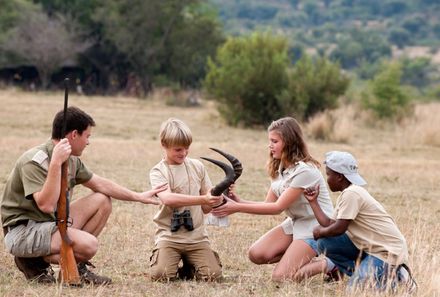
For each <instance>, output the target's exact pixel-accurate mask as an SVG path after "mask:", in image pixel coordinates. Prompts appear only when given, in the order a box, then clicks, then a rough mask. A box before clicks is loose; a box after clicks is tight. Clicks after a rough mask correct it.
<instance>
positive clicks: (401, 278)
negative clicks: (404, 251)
mask: <svg viewBox="0 0 440 297" xmlns="http://www.w3.org/2000/svg"><path fill="white" fill-rule="evenodd" d="M397 280H398V282H399V284H400V285H403V286H405V290H406V292H407V293H409V294H413V293H415V292H416V291H417V288H418V286H417V283H416V281H415V280H414V278H413V276H412V274H411V270H410V269H409V268H408V266H406V264H401V265H400V266H399V267H398V268H397Z"/></svg>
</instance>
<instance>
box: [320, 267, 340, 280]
mask: <svg viewBox="0 0 440 297" xmlns="http://www.w3.org/2000/svg"><path fill="white" fill-rule="evenodd" d="M343 278H344V275H343V274H342V273H341V272H340V271H339V269H338V267H337V266H335V267H333V269H332V270H331V271H329V272H327V273H326V274H325V277H324V282H326V283H332V282H338V281H340V280H342V279H343Z"/></svg>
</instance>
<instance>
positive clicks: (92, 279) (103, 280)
mask: <svg viewBox="0 0 440 297" xmlns="http://www.w3.org/2000/svg"><path fill="white" fill-rule="evenodd" d="M87 266H91V267H93V268H95V266H94V265H93V264H92V263H90V262H85V263H84V262H82V263H79V264H78V273H79V276H80V278H81V282H83V283H85V284H92V285H97V286H100V285H109V284H111V283H112V279H111V278H109V277H106V276H101V275H97V274H95V273H93V272H92V271H90V270H89V269H88V268H87Z"/></svg>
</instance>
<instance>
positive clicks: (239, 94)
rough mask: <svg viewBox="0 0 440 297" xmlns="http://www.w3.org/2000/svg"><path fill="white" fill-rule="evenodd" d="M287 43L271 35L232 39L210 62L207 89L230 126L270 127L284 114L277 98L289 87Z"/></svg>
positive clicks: (206, 82)
mask: <svg viewBox="0 0 440 297" xmlns="http://www.w3.org/2000/svg"><path fill="white" fill-rule="evenodd" d="M288 63H289V60H288V55H287V41H286V39H285V38H282V37H274V36H271V35H269V34H268V33H254V34H252V35H251V36H247V37H237V38H230V39H229V40H228V41H226V43H225V44H224V45H223V46H222V47H221V48H219V49H218V51H217V55H216V58H215V60H211V59H209V60H208V69H209V70H208V74H207V76H206V80H205V87H206V88H207V90H208V92H209V93H210V94H212V95H214V96H215V97H216V99H217V100H218V101H219V102H220V113H221V114H222V116H223V117H224V118H225V119H226V121H227V122H228V123H229V124H231V125H237V124H238V123H242V124H244V125H245V126H252V125H261V124H264V125H265V124H268V123H270V122H271V121H272V120H273V119H274V118H276V117H279V116H280V115H281V108H280V106H279V103H278V100H277V97H278V96H279V95H280V93H281V92H282V91H283V90H284V89H286V86H287V72H286V70H287V66H288Z"/></svg>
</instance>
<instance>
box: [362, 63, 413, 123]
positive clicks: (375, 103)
mask: <svg viewBox="0 0 440 297" xmlns="http://www.w3.org/2000/svg"><path fill="white" fill-rule="evenodd" d="M401 77H402V70H401V66H400V64H398V63H391V64H384V66H383V69H382V71H380V72H379V73H378V74H377V75H376V76H375V77H374V79H373V80H372V81H370V82H369V87H368V88H367V90H365V91H364V92H363V93H362V103H363V106H364V107H365V108H367V109H369V110H372V111H373V112H374V114H375V115H376V116H378V117H379V118H395V117H396V116H402V115H403V114H405V113H406V112H407V111H408V108H409V97H408V96H407V95H406V94H405V93H404V92H403V91H402V89H401V86H400V79H401Z"/></svg>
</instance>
